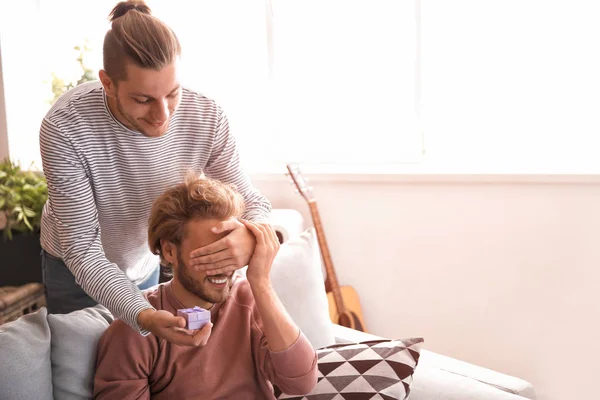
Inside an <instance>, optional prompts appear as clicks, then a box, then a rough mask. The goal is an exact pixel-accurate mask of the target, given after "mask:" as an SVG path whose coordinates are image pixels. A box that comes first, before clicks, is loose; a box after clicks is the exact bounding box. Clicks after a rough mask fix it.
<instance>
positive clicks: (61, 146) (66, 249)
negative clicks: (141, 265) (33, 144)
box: [40, 119, 153, 335]
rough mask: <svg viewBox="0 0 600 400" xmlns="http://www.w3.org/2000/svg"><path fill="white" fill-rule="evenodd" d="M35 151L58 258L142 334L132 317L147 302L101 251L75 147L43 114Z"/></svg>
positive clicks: (88, 289) (91, 198)
mask: <svg viewBox="0 0 600 400" xmlns="http://www.w3.org/2000/svg"><path fill="white" fill-rule="evenodd" d="M40 150H41V155H42V165H43V168H44V174H45V176H46V179H47V181H48V192H49V196H50V197H51V198H52V213H53V215H54V217H55V219H56V224H55V225H56V228H57V229H56V230H57V235H58V242H59V243H60V248H61V251H62V254H61V255H62V259H63V261H64V262H65V264H66V265H67V267H68V268H69V270H71V272H72V273H73V275H74V276H75V280H76V281H77V283H78V284H79V285H80V286H81V287H82V288H83V290H84V291H85V292H86V293H87V294H88V295H89V296H90V297H92V298H93V299H94V300H96V301H97V302H99V303H100V304H102V305H104V306H105V307H106V308H108V309H109V310H110V311H111V312H112V313H113V315H114V316H115V317H117V318H119V319H121V320H123V321H124V322H126V323H127V324H128V325H129V326H131V327H132V328H133V329H135V330H137V331H139V332H140V333H141V334H142V335H147V334H149V332H147V331H144V330H142V329H141V327H140V326H139V325H138V324H137V316H138V314H139V313H140V312H141V311H143V310H145V309H152V308H153V307H152V306H151V305H150V303H148V302H147V301H146V299H145V298H144V296H143V295H142V294H141V292H140V291H139V290H138V288H137V287H136V286H135V285H134V284H133V283H132V282H131V281H130V280H129V279H128V278H127V276H126V275H125V274H124V273H123V271H121V270H120V269H119V268H118V267H117V265H116V264H113V263H111V262H110V261H108V259H107V258H106V256H105V254H104V249H103V247H102V242H101V231H100V224H99V221H98V211H97V209H96V204H95V200H94V192H93V190H92V186H91V183H90V180H89V178H88V176H87V174H86V169H85V166H84V163H83V161H82V159H80V157H79V156H78V153H77V151H76V148H75V146H74V145H73V144H72V142H71V141H70V140H69V138H68V137H67V135H65V133H64V132H62V131H61V130H60V129H59V127H57V126H56V125H55V124H53V123H52V122H51V121H49V120H48V119H44V120H43V121H42V126H41V129H40Z"/></svg>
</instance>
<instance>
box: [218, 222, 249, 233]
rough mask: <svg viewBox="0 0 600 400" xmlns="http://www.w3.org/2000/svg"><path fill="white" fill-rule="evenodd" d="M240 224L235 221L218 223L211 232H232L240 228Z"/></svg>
mask: <svg viewBox="0 0 600 400" xmlns="http://www.w3.org/2000/svg"><path fill="white" fill-rule="evenodd" d="M241 226H242V224H241V223H240V221H238V220H237V219H228V220H227V221H223V222H220V223H219V224H217V226H214V227H213V228H212V229H211V230H212V231H213V233H222V232H225V231H232V230H234V229H237V228H239V227H241Z"/></svg>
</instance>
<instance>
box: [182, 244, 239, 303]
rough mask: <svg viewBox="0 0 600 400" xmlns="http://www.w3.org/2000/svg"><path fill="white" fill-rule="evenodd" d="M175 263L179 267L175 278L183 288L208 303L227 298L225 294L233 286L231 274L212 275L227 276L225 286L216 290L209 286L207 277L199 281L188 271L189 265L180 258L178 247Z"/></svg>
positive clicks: (219, 301)
mask: <svg viewBox="0 0 600 400" xmlns="http://www.w3.org/2000/svg"><path fill="white" fill-rule="evenodd" d="M177 264H178V266H179V268H177V276H176V279H178V280H179V283H181V286H183V287H184V289H185V290H187V291H188V292H190V293H192V294H194V295H195V296H196V297H199V298H200V299H202V300H204V301H206V302H208V303H221V302H223V301H225V300H226V299H227V296H229V293H230V291H231V287H232V286H233V280H232V279H231V278H232V277H231V276H227V275H223V274H221V275H213V276H212V277H213V278H227V284H226V286H225V288H224V289H221V290H218V289H215V288H212V287H210V286H211V283H210V282H208V277H205V278H204V279H203V280H202V281H199V280H198V279H195V278H193V277H192V276H191V275H190V274H189V273H188V270H189V266H188V265H187V264H186V263H184V262H183V260H182V259H181V254H180V252H179V249H178V250H177Z"/></svg>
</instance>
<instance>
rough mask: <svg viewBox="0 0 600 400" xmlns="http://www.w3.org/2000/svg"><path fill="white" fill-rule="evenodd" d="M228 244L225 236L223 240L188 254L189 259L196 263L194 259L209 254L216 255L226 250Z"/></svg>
mask: <svg viewBox="0 0 600 400" xmlns="http://www.w3.org/2000/svg"><path fill="white" fill-rule="evenodd" d="M228 243H229V239H227V236H225V237H224V238H222V239H219V240H217V241H216V242H214V243H211V244H207V245H206V246H202V247H200V248H198V249H196V250H193V251H192V252H191V253H190V259H191V260H194V261H196V260H195V259H197V258H198V257H201V256H206V255H211V254H215V253H218V252H220V251H224V250H227V248H228V247H229V246H228ZM201 262H204V263H206V261H201Z"/></svg>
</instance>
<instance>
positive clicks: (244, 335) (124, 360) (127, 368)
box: [94, 278, 317, 400]
mask: <svg viewBox="0 0 600 400" xmlns="http://www.w3.org/2000/svg"><path fill="white" fill-rule="evenodd" d="M148 300H149V301H150V303H151V304H152V305H153V306H154V307H155V308H156V309H159V310H168V311H170V312H172V313H173V314H176V313H177V309H180V308H185V307H184V306H183V305H182V304H181V303H179V302H178V301H177V300H176V299H175V297H174V296H173V292H172V289H171V284H170V282H169V283H166V284H162V285H160V286H159V287H158V289H157V290H156V291H155V292H153V293H151V294H149V296H148ZM210 311H211V319H212V322H213V328H212V333H211V336H210V338H209V339H208V343H207V344H206V346H204V347H199V348H198V347H187V346H178V345H175V344H171V343H168V342H166V341H165V340H163V339H159V338H157V337H156V336H154V335H149V336H145V337H144V336H142V335H140V334H139V333H138V332H137V331H134V330H133V329H132V328H130V327H129V326H128V325H127V324H125V323H124V322H123V321H120V320H116V321H114V322H113V323H112V324H111V326H110V327H109V328H108V329H107V330H106V332H105V333H104V335H103V336H102V338H101V339H100V342H99V344H98V358H97V361H96V376H95V378H94V398H95V399H123V400H124V399H150V398H152V399H156V400H160V399H229V398H231V399H274V398H275V397H274V395H273V386H272V384H275V385H277V386H278V387H279V388H280V389H281V390H282V391H283V392H284V393H287V394H298V395H301V394H306V393H308V392H310V391H311V390H312V389H313V388H314V386H315V385H316V383H317V356H316V352H315V350H314V349H313V348H312V346H311V344H310V343H309V341H308V339H306V336H304V334H303V333H300V335H299V337H298V339H297V340H296V342H294V344H292V345H291V346H290V347H289V348H288V349H286V350H283V351H280V352H273V351H270V350H269V349H268V344H267V338H266V337H265V335H264V333H263V330H262V321H261V318H260V315H259V313H258V309H257V307H256V304H255V301H254V296H253V294H252V291H251V289H250V284H249V283H248V281H247V280H246V279H244V278H238V279H237V280H236V281H235V283H234V285H233V287H232V290H231V295H230V297H229V298H228V299H227V300H226V301H224V302H223V303H219V304H215V306H214V307H213V308H212V309H211V310H210Z"/></svg>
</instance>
